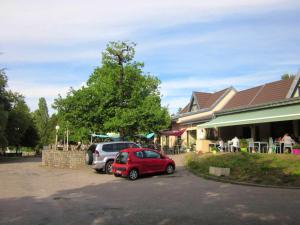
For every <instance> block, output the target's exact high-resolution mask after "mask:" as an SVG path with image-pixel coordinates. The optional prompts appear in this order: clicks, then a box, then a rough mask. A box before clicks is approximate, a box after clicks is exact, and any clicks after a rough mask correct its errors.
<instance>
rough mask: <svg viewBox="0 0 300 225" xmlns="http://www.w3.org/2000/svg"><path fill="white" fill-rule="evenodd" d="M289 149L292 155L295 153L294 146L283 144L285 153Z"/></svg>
mask: <svg viewBox="0 0 300 225" xmlns="http://www.w3.org/2000/svg"><path fill="white" fill-rule="evenodd" d="M287 148H289V149H290V150H291V153H292V151H293V145H292V144H288V143H284V144H283V151H285V150H286V149H287Z"/></svg>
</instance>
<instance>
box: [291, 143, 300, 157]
mask: <svg viewBox="0 0 300 225" xmlns="http://www.w3.org/2000/svg"><path fill="white" fill-rule="evenodd" d="M292 153H293V154H294V155H300V144H295V145H294V146H293V151H292Z"/></svg>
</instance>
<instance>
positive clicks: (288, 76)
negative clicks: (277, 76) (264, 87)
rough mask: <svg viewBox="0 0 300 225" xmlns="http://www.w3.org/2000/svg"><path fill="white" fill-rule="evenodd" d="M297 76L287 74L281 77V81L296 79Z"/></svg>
mask: <svg viewBox="0 0 300 225" xmlns="http://www.w3.org/2000/svg"><path fill="white" fill-rule="evenodd" d="M295 76H296V75H295V74H289V73H285V74H283V75H282V76H281V80H287V79H290V78H295Z"/></svg>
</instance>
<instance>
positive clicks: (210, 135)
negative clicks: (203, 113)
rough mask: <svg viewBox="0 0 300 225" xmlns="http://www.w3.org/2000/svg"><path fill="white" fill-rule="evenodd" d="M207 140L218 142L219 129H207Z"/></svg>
mask: <svg viewBox="0 0 300 225" xmlns="http://www.w3.org/2000/svg"><path fill="white" fill-rule="evenodd" d="M206 138H207V140H217V139H218V129H215V128H208V129H206Z"/></svg>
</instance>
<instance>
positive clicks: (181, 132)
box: [161, 129, 186, 137]
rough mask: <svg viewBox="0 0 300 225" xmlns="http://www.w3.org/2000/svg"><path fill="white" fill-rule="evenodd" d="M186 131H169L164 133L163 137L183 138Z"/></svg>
mask: <svg viewBox="0 0 300 225" xmlns="http://www.w3.org/2000/svg"><path fill="white" fill-rule="evenodd" d="M185 130H186V129H182V130H168V131H162V132H161V135H165V136H176V137H178V136H181V135H182V134H183V133H184V132H185Z"/></svg>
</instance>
